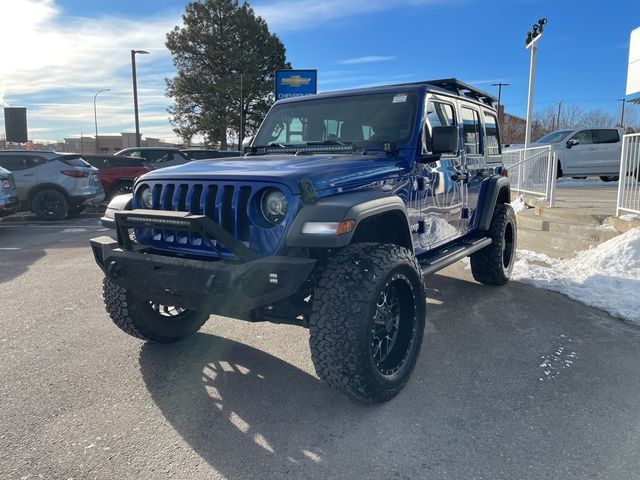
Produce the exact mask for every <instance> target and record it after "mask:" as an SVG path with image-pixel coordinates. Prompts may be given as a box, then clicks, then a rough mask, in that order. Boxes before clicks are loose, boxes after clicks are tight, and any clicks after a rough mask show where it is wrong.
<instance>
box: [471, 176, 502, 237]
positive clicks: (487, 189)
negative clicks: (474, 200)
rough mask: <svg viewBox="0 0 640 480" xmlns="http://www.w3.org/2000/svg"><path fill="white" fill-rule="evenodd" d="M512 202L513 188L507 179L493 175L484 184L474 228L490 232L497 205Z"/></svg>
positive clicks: (474, 219) (481, 189)
mask: <svg viewBox="0 0 640 480" xmlns="http://www.w3.org/2000/svg"><path fill="white" fill-rule="evenodd" d="M510 202H511V186H510V184H509V179H508V178H507V177H501V176H499V175H493V176H491V177H489V178H487V179H485V180H484V181H483V182H482V186H481V187H480V195H479V197H478V210H476V214H475V215H474V218H473V228H474V229H477V230H481V231H486V230H489V226H490V225H491V219H492V218H493V212H494V210H495V208H496V204H497V203H510Z"/></svg>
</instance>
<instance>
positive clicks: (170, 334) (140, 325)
mask: <svg viewBox="0 0 640 480" xmlns="http://www.w3.org/2000/svg"><path fill="white" fill-rule="evenodd" d="M102 292H103V294H102V297H103V299H104V304H105V307H106V309H107V313H108V314H109V316H110V317H111V320H112V321H113V323H115V324H116V326H117V327H118V328H119V329H120V330H122V331H123V332H125V333H128V334H129V335H131V336H132V337H136V338H140V339H142V340H145V341H147V342H151V343H173V342H177V341H178V340H182V339H183V338H185V337H188V336H190V335H193V334H194V333H196V332H197V331H198V330H199V329H200V327H202V325H204V323H205V322H206V321H207V319H208V318H209V314H207V313H202V312H196V311H193V310H185V309H181V308H176V307H168V306H164V305H158V304H153V303H152V302H150V301H148V300H146V301H145V300H142V299H140V298H138V297H136V296H135V295H133V294H132V293H131V292H130V291H129V290H127V289H126V288H122V287H119V286H118V285H116V284H115V283H113V281H111V279H110V278H109V277H105V279H104V282H103V290H102Z"/></svg>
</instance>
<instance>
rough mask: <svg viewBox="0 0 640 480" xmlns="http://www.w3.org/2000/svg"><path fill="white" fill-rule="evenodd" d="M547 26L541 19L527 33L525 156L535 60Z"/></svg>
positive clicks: (531, 114) (529, 131) (527, 145)
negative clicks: (527, 89)
mask: <svg viewBox="0 0 640 480" xmlns="http://www.w3.org/2000/svg"><path fill="white" fill-rule="evenodd" d="M546 24H547V19H546V18H541V19H540V20H538V23H535V24H533V26H532V27H531V30H530V31H528V32H527V36H526V38H525V42H524V43H525V47H526V48H528V49H530V50H531V63H530V66H529V95H528V100H527V126H526V129H525V135H524V150H525V155H526V151H527V148H528V147H529V143H531V124H532V118H533V86H534V83H535V78H536V58H537V53H538V46H537V44H538V42H539V41H540V40H541V39H542V34H543V32H544V26H545V25H546Z"/></svg>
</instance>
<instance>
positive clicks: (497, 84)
mask: <svg viewBox="0 0 640 480" xmlns="http://www.w3.org/2000/svg"><path fill="white" fill-rule="evenodd" d="M491 86H492V87H498V122H499V123H500V124H501V125H502V119H501V118H500V116H501V115H500V99H501V98H502V87H509V86H511V84H510V83H502V82H498V83H492V84H491ZM502 117H504V115H502Z"/></svg>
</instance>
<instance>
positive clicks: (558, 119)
mask: <svg viewBox="0 0 640 480" xmlns="http://www.w3.org/2000/svg"><path fill="white" fill-rule="evenodd" d="M561 108H562V101H560V102H558V117H557V120H556V128H555V129H556V130H560V109H561Z"/></svg>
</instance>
